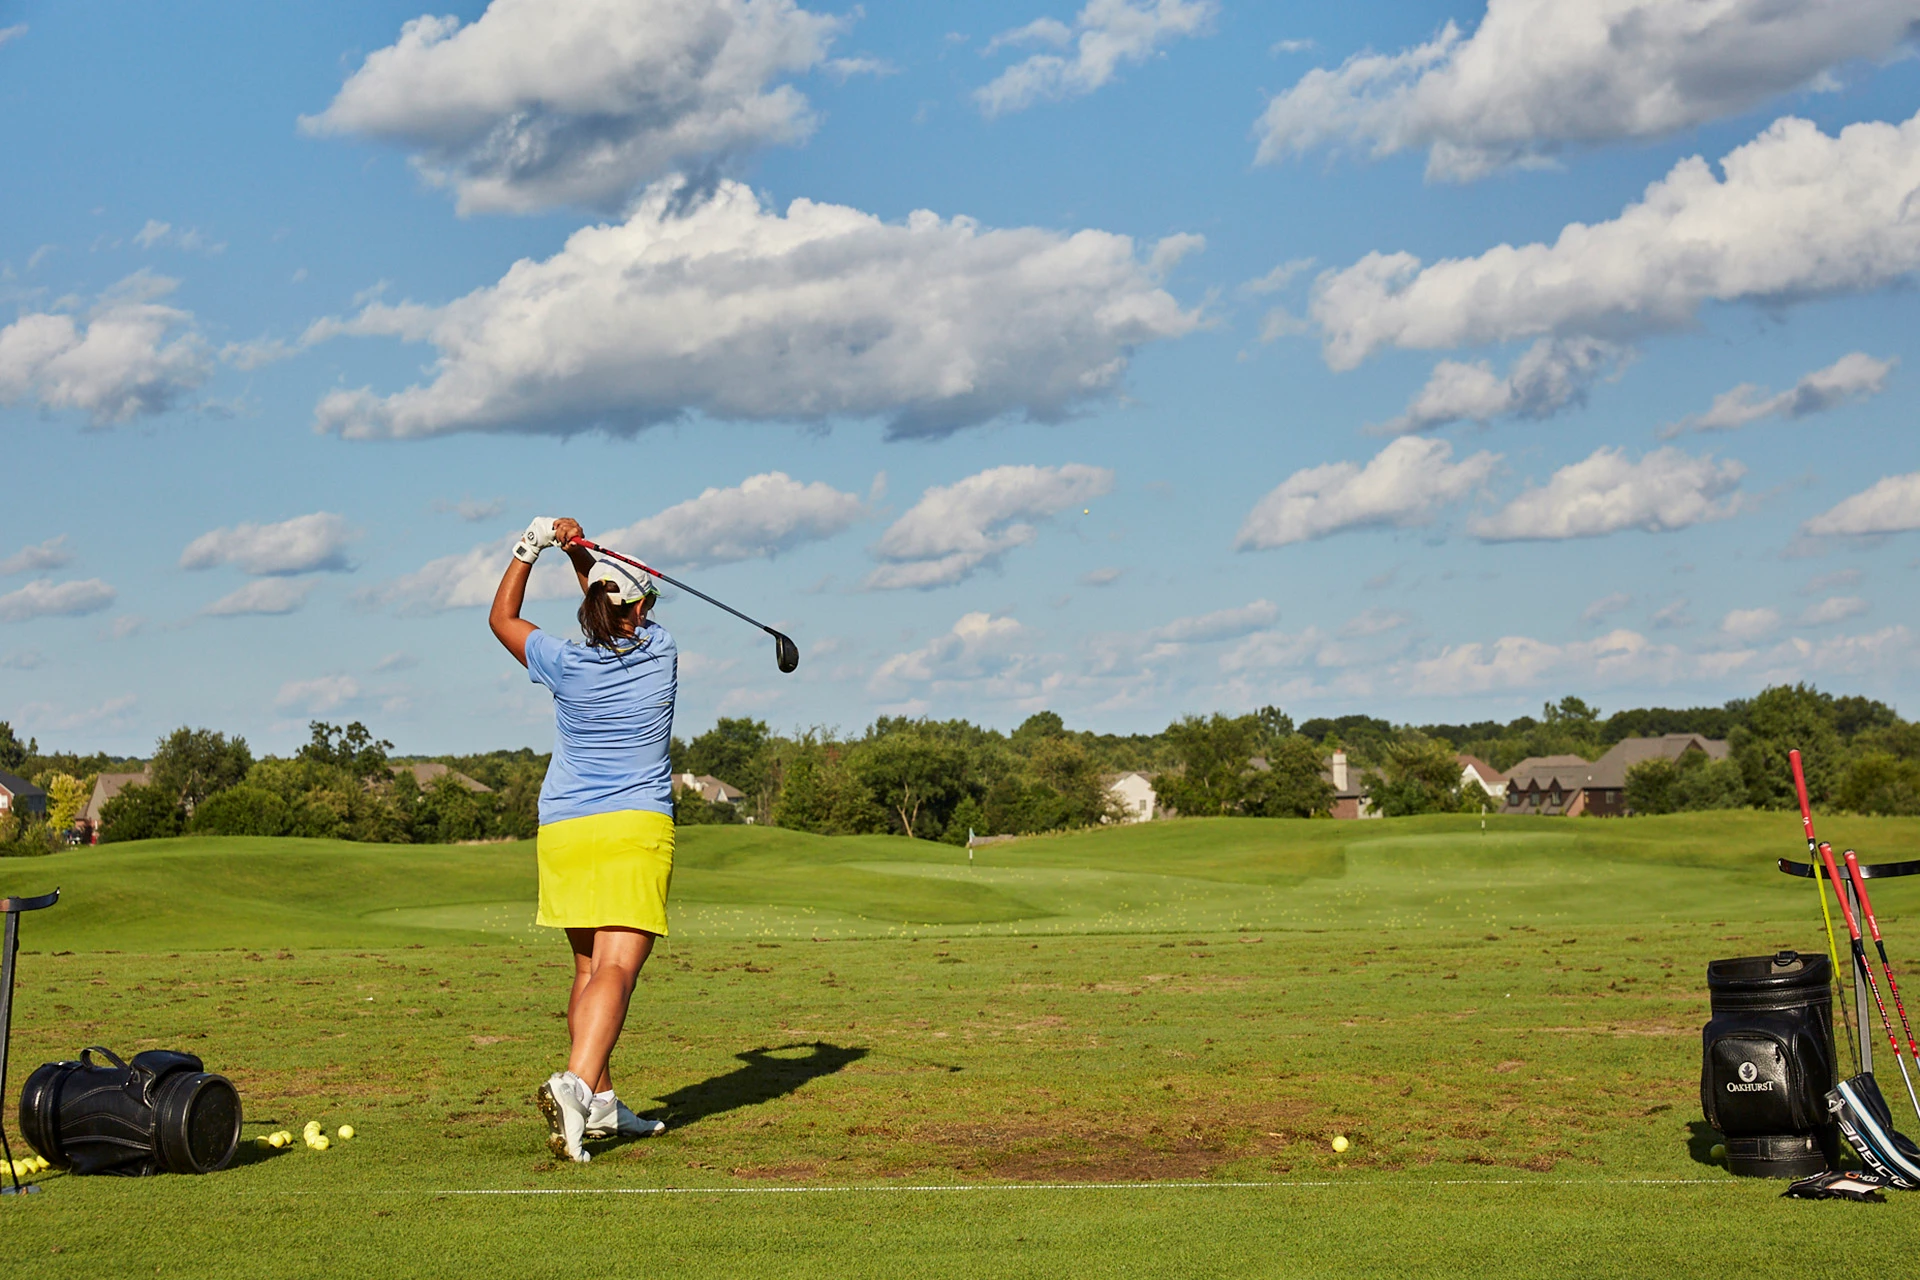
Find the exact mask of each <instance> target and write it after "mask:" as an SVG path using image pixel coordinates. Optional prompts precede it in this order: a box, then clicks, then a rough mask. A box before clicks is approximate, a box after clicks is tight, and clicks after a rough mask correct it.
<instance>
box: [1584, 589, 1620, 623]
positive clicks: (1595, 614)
mask: <svg viewBox="0 0 1920 1280" xmlns="http://www.w3.org/2000/svg"><path fill="white" fill-rule="evenodd" d="M1632 604H1633V597H1632V596H1630V595H1628V594H1627V593H1626V592H1624V591H1615V592H1612V593H1610V594H1608V595H1604V596H1601V597H1600V598H1599V599H1598V600H1595V601H1594V602H1593V603H1592V604H1590V605H1588V606H1587V607H1586V608H1585V609H1582V610H1581V611H1580V621H1582V622H1586V623H1594V622H1598V621H1600V620H1601V619H1602V618H1605V617H1607V616H1609V615H1610V614H1615V613H1619V612H1620V611H1621V610H1622V609H1625V608H1629V607H1630V606H1631V605H1632Z"/></svg>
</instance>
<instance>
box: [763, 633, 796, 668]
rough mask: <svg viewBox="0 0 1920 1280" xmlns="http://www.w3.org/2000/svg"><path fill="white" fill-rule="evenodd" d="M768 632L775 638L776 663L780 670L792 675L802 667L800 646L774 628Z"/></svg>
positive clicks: (774, 658) (774, 653)
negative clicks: (795, 669)
mask: <svg viewBox="0 0 1920 1280" xmlns="http://www.w3.org/2000/svg"><path fill="white" fill-rule="evenodd" d="M767 630H768V631H769V632H770V633H771V634H772V636H773V660H774V662H775V663H776V664H777V665H778V666H779V668H780V670H782V671H784V672H788V673H791V672H792V671H793V669H794V668H795V667H797V666H799V665H800V646H799V645H797V644H795V643H794V642H793V641H792V640H791V639H789V638H788V637H786V636H783V635H781V634H780V633H779V632H778V631H774V630H773V628H772V627H768V628H767Z"/></svg>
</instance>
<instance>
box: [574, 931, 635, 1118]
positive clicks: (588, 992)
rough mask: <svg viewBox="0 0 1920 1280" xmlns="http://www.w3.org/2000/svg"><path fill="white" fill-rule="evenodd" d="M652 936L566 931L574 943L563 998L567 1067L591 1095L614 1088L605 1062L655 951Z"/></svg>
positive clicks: (617, 932)
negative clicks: (570, 973) (569, 983)
mask: <svg viewBox="0 0 1920 1280" xmlns="http://www.w3.org/2000/svg"><path fill="white" fill-rule="evenodd" d="M653 938H654V935H653V934H651V933H648V932H646V931H645V930H643V929H625V928H603V929H569V930H567V941H568V942H569V943H570V944H571V945H572V947H573V993H572V995H571V996H570V998H569V999H568V1001H567V1033H568V1035H569V1037H570V1038H571V1039H572V1042H573V1052H572V1054H571V1056H569V1057H568V1059H567V1070H569V1071H571V1072H573V1074H574V1075H576V1076H578V1077H580V1079H582V1080H584V1081H586V1082H587V1085H588V1086H589V1087H590V1088H592V1089H593V1091H594V1092H595V1093H604V1092H605V1091H606V1090H608V1089H611V1088H612V1087H613V1076H612V1074H611V1073H610V1071H609V1070H608V1064H609V1062H610V1061H611V1060H612V1058H613V1046H614V1045H615V1044H617V1043H618V1042H619V1040H620V1029H621V1027H623V1026H625V1025H626V1021H627V1002H628V1001H629V1000H630V999H631V998H632V996H633V987H634V984H635V983H636V982H638V981H639V980H640V969H641V966H643V965H645V964H646V962H647V957H648V956H649V955H651V954H652V953H653Z"/></svg>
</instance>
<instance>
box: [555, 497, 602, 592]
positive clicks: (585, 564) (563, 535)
mask: <svg viewBox="0 0 1920 1280" xmlns="http://www.w3.org/2000/svg"><path fill="white" fill-rule="evenodd" d="M586 536H587V531H586V530H585V529H582V528H581V527H580V522H579V521H578V520H574V519H572V518H570V517H568V516H561V517H560V518H559V519H558V520H555V521H554V522H553V538H554V541H555V542H558V543H559V544H560V549H561V550H562V551H564V552H566V553H567V559H568V560H571V561H572V562H573V576H574V577H575V578H576V579H578V580H579V583H580V594H581V595H585V594H587V572H588V570H590V569H592V568H593V552H591V551H589V550H587V549H586V548H585V547H576V546H574V545H573V541H574V539H575V538H584V537H586Z"/></svg>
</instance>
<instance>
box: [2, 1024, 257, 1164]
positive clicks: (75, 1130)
mask: <svg viewBox="0 0 1920 1280" xmlns="http://www.w3.org/2000/svg"><path fill="white" fill-rule="evenodd" d="M96 1053H97V1054H99V1055H101V1056H102V1057H104V1058H106V1059H107V1060H108V1061H109V1062H111V1063H112V1064H113V1065H112V1066H105V1065H103V1064H100V1063H96V1062H94V1061H93V1055H94V1054H96ZM20 1129H21V1131H22V1132H23V1133H24V1134H25V1135H26V1139H27V1141H28V1142H30V1143H32V1144H33V1149H34V1150H35V1151H38V1152H39V1153H40V1154H41V1155H42V1156H45V1157H46V1159H47V1161H48V1162H49V1163H50V1164H52V1165H53V1166H54V1167H55V1168H59V1169H70V1170H72V1171H73V1172H74V1173H76V1174H86V1173H109V1174H119V1175H122V1176H128V1177H142V1176H145V1175H147V1174H151V1173H211V1172H213V1171H214V1170H216V1169H224V1168H226V1167H227V1163H228V1162H229V1161H230V1160H232V1159H233V1153H234V1151H235V1149H236V1148H238V1147H239V1145H240V1094H239V1093H238V1091H236V1090H235V1089H234V1087H233V1083H232V1082H231V1081H229V1080H228V1079H227V1078H226V1077H225V1076H219V1075H213V1074H211V1073H209V1072H207V1071H204V1070H202V1063H201V1061H200V1059H198V1058H196V1057H194V1056H193V1055H192V1054H190V1053H176V1052H174V1051H173V1050H171V1049H149V1050H147V1051H146V1052H145V1053H136V1054H135V1055H134V1056H133V1061H132V1062H130V1063H129V1062H123V1061H121V1060H120V1059H119V1058H118V1057H117V1056H115V1055H114V1054H113V1052H112V1051H110V1050H107V1049H101V1048H92V1049H88V1050H86V1051H85V1052H83V1053H82V1054H81V1055H80V1061H78V1062H49V1063H46V1064H45V1065H43V1066H41V1067H40V1068H39V1069H38V1070H36V1071H35V1072H34V1073H33V1074H32V1075H30V1076H28V1077H27V1087H26V1088H25V1089H23V1090H21V1093H20Z"/></svg>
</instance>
